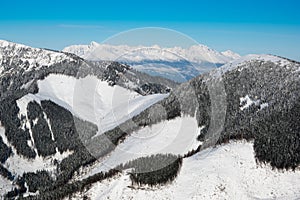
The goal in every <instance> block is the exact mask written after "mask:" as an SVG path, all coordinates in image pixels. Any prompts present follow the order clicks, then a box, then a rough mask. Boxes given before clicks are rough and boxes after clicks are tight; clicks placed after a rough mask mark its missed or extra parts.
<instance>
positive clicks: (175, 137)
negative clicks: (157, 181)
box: [83, 117, 200, 178]
mask: <svg viewBox="0 0 300 200" xmlns="http://www.w3.org/2000/svg"><path fill="white" fill-rule="evenodd" d="M199 133H200V128H198V126H197V120H196V119H195V118H194V117H177V118H176V119H173V120H169V121H163V122H161V123H158V124H155V125H152V126H147V127H145V128H143V129H141V130H139V131H136V132H134V133H132V134H131V135H130V136H129V137H127V138H126V139H125V141H124V142H122V143H121V144H119V145H118V146H117V148H116V149H115V150H114V151H113V152H112V153H111V154H109V155H108V156H107V157H106V158H104V159H101V160H99V161H98V162H97V163H96V164H95V165H94V166H93V167H92V169H88V170H87V174H85V175H84V176H83V178H86V177H88V176H91V175H93V174H96V173H99V172H101V171H108V170H109V169H111V168H114V167H116V166H118V165H120V164H122V163H126V162H128V161H130V160H133V159H136V158H139V157H144V156H149V155H155V154H157V153H172V154H175V155H184V154H186V153H187V152H189V151H191V150H193V149H197V147H198V146H199V145H200V142H199V141H197V136H198V135H199Z"/></svg>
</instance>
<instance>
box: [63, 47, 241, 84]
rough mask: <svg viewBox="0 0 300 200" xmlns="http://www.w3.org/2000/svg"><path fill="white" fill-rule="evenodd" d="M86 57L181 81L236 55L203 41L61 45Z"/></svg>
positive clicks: (236, 56)
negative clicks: (172, 44)
mask: <svg viewBox="0 0 300 200" xmlns="http://www.w3.org/2000/svg"><path fill="white" fill-rule="evenodd" d="M63 51H65V52H69V53H74V54H76V55H78V56H80V57H82V58H84V59H86V60H93V61H99V60H110V61H118V62H121V63H126V64H129V65H131V66H132V67H133V68H134V69H137V70H139V71H142V72H146V73H148V74H150V75H154V76H162V77H165V78H168V79H171V80H174V81H177V82H185V81H187V80H190V79H191V78H194V77H196V76H197V75H199V74H201V73H204V72H207V71H209V70H210V69H212V68H216V67H220V66H222V65H223V64H225V63H228V62H229V61H231V60H234V59H237V58H239V57H240V55H239V54H237V53H234V52H232V51H230V50H228V51H225V52H218V51H216V50H213V49H211V48H209V47H207V46H205V45H200V44H199V45H194V46H191V47H189V48H181V47H173V48H163V47H160V46H158V45H154V46H127V45H118V46H115V45H109V44H99V43H96V42H91V44H89V45H72V46H69V47H66V48H64V49H63Z"/></svg>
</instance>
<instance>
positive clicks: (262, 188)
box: [74, 142, 300, 200]
mask: <svg viewBox="0 0 300 200" xmlns="http://www.w3.org/2000/svg"><path fill="white" fill-rule="evenodd" d="M130 184H131V183H130V180H129V178H128V177H127V175H125V174H124V175H122V176H120V177H118V178H116V179H112V180H105V181H103V182H101V183H97V184H95V185H93V186H92V187H91V188H90V189H89V190H88V191H87V192H86V193H85V194H84V195H87V196H89V197H91V199H114V198H117V199H149V200H150V199H151V200H152V199H178V200H181V199H299V198H300V171H296V172H292V171H285V172H279V171H276V170H275V171H274V170H272V169H271V168H270V167H269V166H258V165H257V164H256V162H255V159H254V151H253V144H252V143H246V142H232V143H230V144H227V145H224V146H219V147H217V148H212V149H207V150H205V151H203V152H201V153H198V154H196V155H194V156H192V157H190V158H187V159H184V161H183V166H182V169H181V172H180V174H179V176H178V177H177V179H176V180H175V182H174V183H172V184H170V185H168V186H165V187H161V188H159V189H154V190H150V189H145V190H133V189H131V188H128V187H127V186H130ZM77 198H78V199H80V197H79V196H76V197H74V199H77Z"/></svg>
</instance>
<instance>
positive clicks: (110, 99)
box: [17, 74, 168, 134]
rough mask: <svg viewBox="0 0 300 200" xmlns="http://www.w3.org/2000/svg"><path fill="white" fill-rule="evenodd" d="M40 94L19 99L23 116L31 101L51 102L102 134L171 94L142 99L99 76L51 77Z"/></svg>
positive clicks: (45, 81)
mask: <svg viewBox="0 0 300 200" xmlns="http://www.w3.org/2000/svg"><path fill="white" fill-rule="evenodd" d="M38 87H39V92H38V93H37V94H28V95H26V96H24V97H22V98H21V99H19V100H18V101H17V102H18V105H21V106H19V108H20V112H21V113H20V114H23V115H25V112H26V106H27V104H28V102H30V101H33V100H35V101H37V102H40V101H41V100H51V101H53V102H55V103H56V104H58V105H60V106H62V107H64V108H66V109H68V110H69V111H70V112H72V113H73V114H74V115H75V116H77V117H79V118H81V119H83V120H86V121H89V122H92V123H94V124H96V125H97V126H98V130H99V133H98V134H101V133H103V132H105V131H107V130H110V129H112V128H114V127H116V126H118V125H119V124H120V123H122V122H124V121H126V120H128V119H130V118H131V117H133V116H135V115H137V114H139V113H140V112H142V111H143V110H145V109H146V108H148V107H150V106H151V105H153V104H154V103H156V102H158V101H160V100H162V99H164V98H166V97H167V96H168V94H154V95H148V96H142V95H140V94H138V93H136V92H134V91H131V90H128V89H125V88H123V87H120V86H117V85H115V86H110V85H108V83H107V82H106V81H101V80H99V79H98V78H97V77H95V76H87V77H85V78H80V79H76V78H75V77H71V76H66V75H60V74H50V75H49V76H48V77H46V78H45V79H44V80H39V81H38Z"/></svg>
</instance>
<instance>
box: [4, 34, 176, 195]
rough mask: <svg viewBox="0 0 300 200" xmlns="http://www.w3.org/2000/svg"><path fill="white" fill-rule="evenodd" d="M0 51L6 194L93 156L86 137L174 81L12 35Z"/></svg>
mask: <svg viewBox="0 0 300 200" xmlns="http://www.w3.org/2000/svg"><path fill="white" fill-rule="evenodd" d="M0 55H1V57H0V58H1V59H0V69H1V72H0V74H1V75H0V101H1V103H0V104H1V105H0V121H1V123H0V149H1V152H0V162H1V165H0V175H1V183H2V182H4V183H9V184H8V185H6V186H5V187H0V193H1V197H3V195H4V194H5V193H6V192H10V193H9V196H17V195H18V194H19V193H23V192H24V191H27V192H29V193H30V192H32V191H34V189H33V190H32V189H28V187H29V188H32V187H35V186H33V185H32V184H34V185H35V184H37V183H38V182H35V181H33V180H32V176H35V177H36V178H39V177H44V178H46V179H49V178H50V179H51V177H52V178H55V179H57V180H58V181H60V182H65V181H66V180H68V176H69V175H68V173H73V172H72V171H73V170H75V169H76V168H78V167H79V166H81V165H82V164H84V163H87V162H91V161H92V160H93V159H94V158H93V157H92V156H91V155H90V154H89V152H88V151H87V150H85V148H84V146H83V144H82V143H83V141H82V138H86V137H87V136H88V134H91V135H90V136H88V137H92V136H93V134H94V135H95V134H97V133H98V132H100V133H102V132H105V131H106V130H107V129H112V128H114V127H116V126H117V125H118V124H120V123H122V122H124V121H126V120H128V119H130V118H131V117H133V116H135V115H137V114H139V113H140V112H142V111H143V110H144V109H146V108H147V107H149V106H151V105H152V104H154V103H155V102H157V101H159V100H161V99H163V98H165V97H167V96H168V93H169V92H170V91H171V90H172V89H173V88H174V87H175V86H176V83H174V82H172V81H169V80H165V79H163V78H156V77H151V76H149V75H147V74H143V73H141V72H137V71H135V70H132V69H131V68H130V67H129V66H128V65H124V64H119V63H117V62H111V61H106V62H101V61H99V62H90V61H85V60H83V59H82V58H80V57H78V56H76V55H73V54H69V53H63V52H58V51H52V50H45V49H38V48H32V47H28V46H25V45H21V44H16V43H12V42H8V41H2V40H1V41H0ZM79 129H80V131H79ZM83 132H84V134H83ZM81 133H82V135H81ZM81 136H82V137H81ZM66 167H67V169H65V170H63V169H60V168H66ZM60 170H61V172H59V171H60ZM3 177H4V179H5V180H2V178H3ZM18 179H21V180H20V182H19V181H17V180H18ZM37 180H38V179H37ZM32 181H33V182H32ZM44 181H45V184H46V183H47V180H44ZM47 184H48V183H47ZM26 188H27V189H26ZM29 193H28V194H29Z"/></svg>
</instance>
